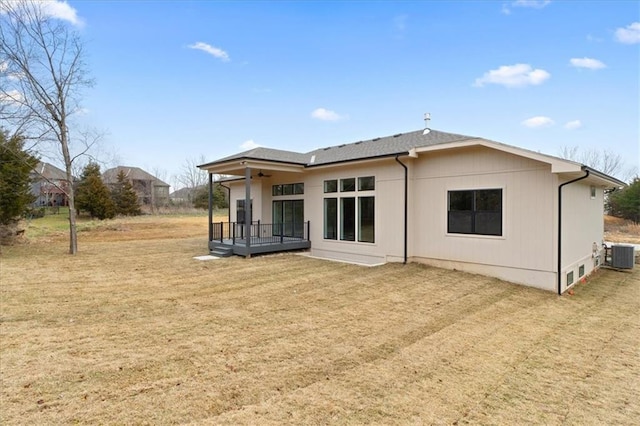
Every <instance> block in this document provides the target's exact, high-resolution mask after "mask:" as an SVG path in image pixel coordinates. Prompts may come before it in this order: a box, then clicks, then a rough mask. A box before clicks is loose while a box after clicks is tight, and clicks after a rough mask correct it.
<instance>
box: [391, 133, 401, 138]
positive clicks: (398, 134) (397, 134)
mask: <svg viewBox="0 0 640 426" xmlns="http://www.w3.org/2000/svg"><path fill="white" fill-rule="evenodd" d="M398 136H402V133H396V134H395V135H393V137H394V138H397V137H398Z"/></svg>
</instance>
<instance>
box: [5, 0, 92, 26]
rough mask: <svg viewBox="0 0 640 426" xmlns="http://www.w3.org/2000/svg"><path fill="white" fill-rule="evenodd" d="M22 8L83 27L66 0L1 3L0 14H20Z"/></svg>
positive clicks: (76, 13) (82, 23)
mask: <svg viewBox="0 0 640 426" xmlns="http://www.w3.org/2000/svg"><path fill="white" fill-rule="evenodd" d="M23 8H37V10H39V11H40V12H41V13H42V14H43V15H44V16H47V17H50V18H55V19H60V20H62V21H67V22H69V23H71V24H73V25H75V26H78V27H81V26H83V25H84V21H83V20H82V19H81V18H80V17H79V16H78V11H77V10H75V9H74V8H73V7H71V6H70V5H69V3H67V2H66V0H63V1H59V0H35V1H33V2H32V3H28V2H24V1H22V2H20V1H14V2H8V3H5V2H3V3H2V4H0V14H2V13H7V12H8V11H13V12H14V13H21V12H20V11H21V10H24V9H23ZM31 10H36V9H31Z"/></svg>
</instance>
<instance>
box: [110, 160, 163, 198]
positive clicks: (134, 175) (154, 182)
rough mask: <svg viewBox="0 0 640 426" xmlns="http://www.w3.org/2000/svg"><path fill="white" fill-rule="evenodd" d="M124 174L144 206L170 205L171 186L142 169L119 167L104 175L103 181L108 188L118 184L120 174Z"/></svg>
mask: <svg viewBox="0 0 640 426" xmlns="http://www.w3.org/2000/svg"><path fill="white" fill-rule="evenodd" d="M120 172H123V173H124V175H125V177H126V178H127V180H128V181H129V182H131V185H132V186H133V190H134V191H135V192H136V195H137V196H138V201H139V202H140V203H141V204H143V205H152V206H166V205H168V204H169V184H168V183H165V182H163V181H161V180H160V179H158V178H157V177H155V176H154V175H152V174H151V173H148V172H146V171H144V170H142V169H141V168H140V167H128V166H118V167H114V168H111V169H108V170H105V171H104V173H102V180H103V181H104V183H105V184H106V185H107V186H108V187H112V186H113V185H115V184H116V183H117V182H118V174H119V173H120Z"/></svg>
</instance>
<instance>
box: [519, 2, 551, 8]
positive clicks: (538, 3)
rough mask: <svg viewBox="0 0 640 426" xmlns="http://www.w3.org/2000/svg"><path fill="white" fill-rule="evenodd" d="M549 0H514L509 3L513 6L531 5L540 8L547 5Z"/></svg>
mask: <svg viewBox="0 0 640 426" xmlns="http://www.w3.org/2000/svg"><path fill="white" fill-rule="evenodd" d="M550 3H551V0H516V1H514V2H513V3H511V6H513V7H531V8H534V9H542V8H543V7H546V6H548V5H549V4H550Z"/></svg>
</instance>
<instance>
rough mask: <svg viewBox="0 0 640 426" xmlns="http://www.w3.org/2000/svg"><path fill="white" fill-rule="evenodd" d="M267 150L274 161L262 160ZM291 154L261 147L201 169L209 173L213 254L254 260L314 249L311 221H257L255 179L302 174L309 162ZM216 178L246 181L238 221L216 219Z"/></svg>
mask: <svg viewBox="0 0 640 426" xmlns="http://www.w3.org/2000/svg"><path fill="white" fill-rule="evenodd" d="M265 151H267V154H268V156H269V157H270V158H259V157H261V155H263V154H264V153H265ZM290 155H291V154H290V153H286V152H285V151H278V150H271V149H265V148H261V149H260V150H251V151H247V152H244V153H241V154H238V155H236V156H231V157H227V158H224V159H222V160H219V161H216V162H213V163H208V164H203V165H200V166H198V167H199V168H201V169H203V170H206V171H207V172H208V174H209V187H208V193H209V238H208V241H209V251H210V253H211V254H212V255H214V256H220V257H225V256H231V255H240V256H245V257H250V256H251V255H252V254H263V253H273V252H280V251H290V250H302V249H308V248H310V247H311V241H310V239H309V235H310V232H309V231H310V222H309V221H306V222H305V221H302V220H298V221H289V220H278V221H276V220H274V221H273V222H274V223H263V222H262V220H261V218H258V220H254V219H255V218H254V215H253V211H252V210H253V209H254V207H253V203H252V198H253V197H252V193H251V191H252V187H251V186H252V185H251V184H252V180H253V179H254V178H256V179H258V178H261V177H263V176H266V175H270V174H271V173H274V172H275V173H282V172H284V173H287V174H289V173H293V174H299V173H302V172H303V170H304V167H305V164H306V160H305V159H303V158H298V157H296V158H288V157H289V156H290ZM274 158H282V160H280V159H278V160H274ZM214 175H225V176H228V177H229V176H230V177H231V178H230V180H232V181H235V182H236V183H238V181H244V198H241V199H239V200H236V201H238V202H239V203H240V205H239V206H238V207H237V209H236V217H235V219H236V221H235V222H233V221H231V215H229V219H228V221H226V222H214V220H213V189H214V185H215V184H221V182H216V181H215V180H214ZM223 186H224V185H223ZM230 201H231V200H230ZM300 202H302V201H300ZM230 208H231V207H230ZM247 224H250V225H247Z"/></svg>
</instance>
